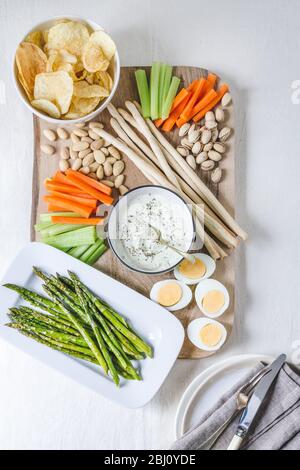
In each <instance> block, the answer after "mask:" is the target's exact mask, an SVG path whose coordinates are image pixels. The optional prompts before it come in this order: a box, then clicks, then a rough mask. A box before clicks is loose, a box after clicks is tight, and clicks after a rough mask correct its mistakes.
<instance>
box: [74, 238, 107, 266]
mask: <svg viewBox="0 0 300 470" xmlns="http://www.w3.org/2000/svg"><path fill="white" fill-rule="evenodd" d="M101 245H103V240H101V238H99V240H97V241H96V243H94V244H93V245H92V246H90V247H89V248H88V249H87V250H86V252H85V253H84V254H83V255H82V256H80V258H79V259H80V261H83V262H84V263H86V262H87V260H88V259H89V258H90V257H91V256H92V255H93V254H94V253H95V251H96V250H97V249H98V248H99V247H100V246H101Z"/></svg>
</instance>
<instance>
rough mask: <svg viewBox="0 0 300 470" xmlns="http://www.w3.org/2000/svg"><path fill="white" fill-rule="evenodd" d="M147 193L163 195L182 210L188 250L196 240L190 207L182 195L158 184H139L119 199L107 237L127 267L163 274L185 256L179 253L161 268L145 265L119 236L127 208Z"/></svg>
mask: <svg viewBox="0 0 300 470" xmlns="http://www.w3.org/2000/svg"><path fill="white" fill-rule="evenodd" d="M147 194H151V195H153V196H161V197H163V198H164V199H165V200H166V201H168V202H170V206H171V207H172V209H175V210H176V214H179V211H180V214H181V215H180V217H181V219H182V226H183V227H184V230H183V234H184V235H183V237H184V238H183V239H182V240H183V242H184V247H185V251H188V250H189V249H190V247H191V245H192V243H193V240H194V235H195V228H194V222H193V217H192V214H191V212H190V209H189V207H188V206H187V204H186V203H185V201H184V200H183V199H182V198H181V197H180V196H178V194H176V193H175V192H173V191H171V190H170V189H167V188H163V187H162V186H156V185H145V186H139V187H137V188H134V189H132V190H130V191H128V193H126V194H125V196H123V197H121V198H120V199H119V201H118V202H117V203H116V204H115V206H114V208H113V209H112V211H111V213H110V216H109V220H108V226H107V238H108V242H109V244H110V247H111V249H112V251H113V252H114V254H115V255H116V256H117V258H119V260H120V261H121V262H122V263H123V264H124V265H125V266H127V268H129V269H131V270H133V271H136V272H140V273H144V274H162V273H166V272H169V271H171V270H172V269H174V267H175V266H177V264H178V263H180V262H181V261H182V259H183V257H182V256H181V255H179V254H178V255H177V256H176V258H175V260H173V261H175V262H173V264H172V265H169V266H164V267H163V266H160V267H159V268H154V267H149V266H147V267H146V266H145V265H142V264H141V263H139V262H138V261H137V260H136V259H134V258H133V257H132V256H130V255H129V253H128V251H127V249H126V248H125V247H124V244H123V242H122V239H121V238H120V236H119V234H120V225H122V224H123V222H126V220H125V219H126V213H127V208H128V207H129V206H130V205H131V204H134V203H135V202H136V199H137V197H139V196H145V195H147ZM157 228H159V227H157ZM170 264H171V263H170Z"/></svg>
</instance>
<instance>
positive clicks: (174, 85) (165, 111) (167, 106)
mask: <svg viewBox="0 0 300 470" xmlns="http://www.w3.org/2000/svg"><path fill="white" fill-rule="evenodd" d="M179 84H180V79H179V78H178V77H172V81H171V85H170V88H169V91H168V94H167V97H166V99H165V101H164V104H163V108H162V116H161V117H162V118H163V119H167V118H168V117H169V114H170V110H171V107H172V104H173V101H174V98H175V96H176V93H177V90H178V87H179Z"/></svg>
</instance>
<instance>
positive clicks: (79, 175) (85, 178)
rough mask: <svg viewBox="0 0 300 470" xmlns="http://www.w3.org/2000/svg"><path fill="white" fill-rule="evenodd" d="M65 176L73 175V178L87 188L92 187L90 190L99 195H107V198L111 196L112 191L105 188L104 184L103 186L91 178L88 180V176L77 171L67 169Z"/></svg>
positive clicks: (107, 187)
mask: <svg viewBox="0 0 300 470" xmlns="http://www.w3.org/2000/svg"><path fill="white" fill-rule="evenodd" d="M66 175H67V176H69V175H73V176H74V177H76V178H78V179H79V180H81V181H83V182H84V183H86V184H88V185H89V186H92V188H95V189H97V190H98V191H100V192H101V193H104V194H107V195H108V196H110V195H111V192H112V189H111V188H110V187H109V186H106V184H103V183H101V182H100V181H95V180H93V179H92V178H89V177H88V176H86V175H83V174H82V173H79V171H75V170H71V169H69V170H67V171H66ZM74 184H75V183H74ZM86 192H87V191H86Z"/></svg>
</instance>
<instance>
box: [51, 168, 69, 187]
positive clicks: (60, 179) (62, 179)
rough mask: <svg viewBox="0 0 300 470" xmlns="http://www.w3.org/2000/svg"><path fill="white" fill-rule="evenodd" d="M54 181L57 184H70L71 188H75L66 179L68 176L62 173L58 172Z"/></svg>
mask: <svg viewBox="0 0 300 470" xmlns="http://www.w3.org/2000/svg"><path fill="white" fill-rule="evenodd" d="M52 180H53V181H55V182H57V183H63V184H68V185H69V186H70V185H71V186H74V184H71V183H70V181H68V180H67V179H66V175H65V174H64V173H62V172H61V171H57V172H56V173H55V175H54V176H53V178H52Z"/></svg>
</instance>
